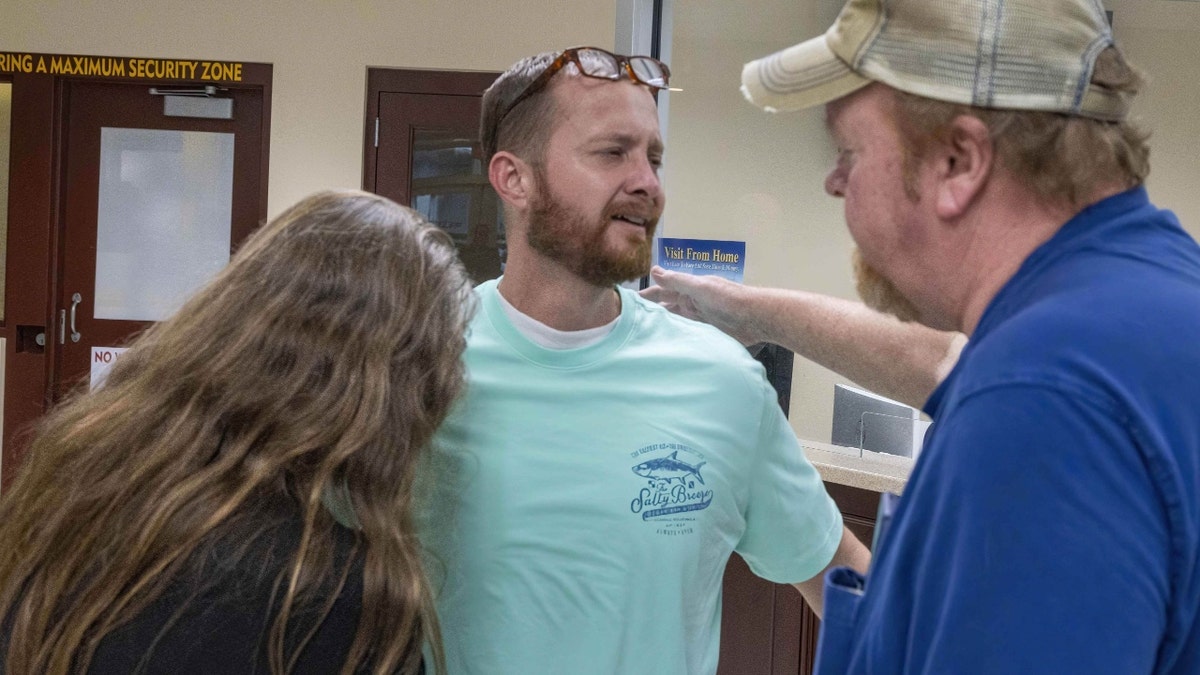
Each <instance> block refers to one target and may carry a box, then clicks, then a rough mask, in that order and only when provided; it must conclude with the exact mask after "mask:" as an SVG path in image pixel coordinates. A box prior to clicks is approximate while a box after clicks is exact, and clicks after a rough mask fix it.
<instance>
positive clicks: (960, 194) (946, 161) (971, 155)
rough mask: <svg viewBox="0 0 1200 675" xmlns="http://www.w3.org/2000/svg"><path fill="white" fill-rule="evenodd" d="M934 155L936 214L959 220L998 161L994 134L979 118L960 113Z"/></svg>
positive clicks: (979, 192) (981, 188) (980, 190)
mask: <svg viewBox="0 0 1200 675" xmlns="http://www.w3.org/2000/svg"><path fill="white" fill-rule="evenodd" d="M934 156H935V158H936V162H937V164H936V171H937V180H938V189H937V201H936V204H935V206H936V208H937V214H938V215H939V216H941V217H942V218H944V219H946V220H954V219H957V218H958V217H960V216H962V215H963V214H964V213H965V212H966V211H967V209H968V208H969V207H970V206H971V203H972V202H974V201H975V199H976V198H977V197H979V195H980V194H981V193H982V192H983V188H984V186H986V185H987V182H988V179H989V178H990V177H991V173H992V163H993V162H994V161H995V147H994V146H993V144H992V136H991V133H990V132H989V131H988V128H987V125H986V124H984V123H983V120H981V119H979V118H978V117H974V116H972V115H959V116H958V117H956V118H955V119H954V120H953V121H952V122H950V129H949V130H948V134H947V136H946V140H945V141H943V142H942V143H940V144H939V147H938V148H937V149H936V150H935V151H934Z"/></svg>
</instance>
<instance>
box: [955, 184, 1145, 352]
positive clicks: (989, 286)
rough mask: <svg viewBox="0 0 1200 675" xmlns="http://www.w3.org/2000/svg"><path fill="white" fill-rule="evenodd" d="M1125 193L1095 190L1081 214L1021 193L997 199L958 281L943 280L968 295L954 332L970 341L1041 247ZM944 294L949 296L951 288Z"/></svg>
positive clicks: (960, 263)
mask: <svg viewBox="0 0 1200 675" xmlns="http://www.w3.org/2000/svg"><path fill="white" fill-rule="evenodd" d="M1125 189H1126V188H1124V187H1122V186H1109V187H1105V188H1102V189H1100V190H1097V191H1096V193H1095V194H1093V195H1091V197H1090V198H1089V199H1087V200H1085V204H1084V207H1081V208H1074V207H1070V206H1059V205H1047V204H1037V199H1036V197H1034V196H1033V195H1030V194H1027V193H1025V192H1024V191H1021V190H1018V191H1016V192H1014V193H1011V194H1000V195H998V199H997V200H996V203H995V204H994V205H993V208H992V209H991V210H990V211H984V213H987V214H988V215H986V216H984V218H986V221H982V222H980V223H976V224H975V225H974V226H973V227H972V228H971V229H972V230H973V234H972V236H971V238H970V243H969V245H968V246H967V249H966V251H967V253H966V255H965V256H964V257H963V258H960V259H959V261H958V263H957V267H958V274H957V276H956V275H954V274H947V275H945V276H944V278H946V279H948V280H951V281H950V282H949V283H951V284H955V285H957V286H958V287H959V288H962V289H964V290H966V292H965V293H963V294H961V295H960V304H959V306H958V313H957V314H958V317H959V320H958V325H957V327H956V329H957V330H960V331H962V332H963V333H966V334H967V335H971V334H972V333H973V332H974V331H975V328H976V327H977V326H978V325H979V320H980V319H981V318H982V317H983V312H984V311H985V310H986V309H987V307H988V305H990V304H991V302H992V300H993V299H995V297H996V294H998V293H999V292H1000V289H1001V288H1003V287H1004V285H1005V284H1007V283H1008V281H1009V280H1010V279H1012V277H1013V276H1014V275H1015V274H1016V273H1017V271H1018V270H1019V269H1020V268H1021V265H1022V264H1024V262H1025V260H1026V259H1027V258H1028V257H1029V256H1030V255H1031V254H1032V253H1033V252H1034V251H1035V250H1037V248H1038V247H1040V246H1041V245H1042V244H1045V243H1046V242H1047V241H1049V240H1050V239H1051V238H1052V237H1053V236H1054V235H1055V234H1057V233H1058V231H1059V230H1060V229H1061V228H1062V226H1063V225H1065V224H1066V223H1067V221H1069V220H1071V219H1072V218H1074V217H1075V216H1076V215H1077V214H1078V213H1079V212H1080V211H1082V210H1083V208H1086V206H1089V205H1091V204H1094V203H1096V202H1098V201H1100V200H1102V199H1107V198H1108V197H1111V196H1112V195H1115V194H1117V193H1119V192H1123V191H1124V190H1125ZM1032 204H1037V205H1036V206H1031V205H1032ZM942 290H943V291H944V292H950V289H947V288H944V289H942ZM943 297H953V296H943Z"/></svg>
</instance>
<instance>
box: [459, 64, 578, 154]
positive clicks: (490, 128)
mask: <svg viewBox="0 0 1200 675" xmlns="http://www.w3.org/2000/svg"><path fill="white" fill-rule="evenodd" d="M560 53H561V52H542V53H541V54H538V55H536V56H530V57H527V58H524V59H521V60H520V61H517V62H516V63H514V64H513V65H512V67H510V68H509V69H508V70H506V71H504V73H502V74H501V75H500V77H498V78H496V81H495V82H493V83H492V86H490V87H488V89H487V91H485V92H484V94H483V106H482V107H483V110H482V113H481V115H480V121H479V140H480V143H482V145H483V161H484V165H485V166H486V165H487V164H488V163H490V162H491V161H492V156H493V155H495V154H496V152H498V151H500V150H508V151H510V152H513V153H516V154H517V155H520V156H521V157H522V158H524V159H526V160H528V161H530V162H534V163H537V162H540V161H541V159H542V153H543V152H544V151H545V148H546V142H547V140H548V139H549V138H550V131H551V127H552V124H551V123H552V121H553V119H554V109H555V105H554V97H553V96H551V95H550V91H551V87H545V88H543V89H542V90H541V91H538V92H536V93H534V94H533V95H532V96H530V97H528V98H526V99H525V100H524V101H521V102H520V103H519V104H517V106H516V107H515V108H513V109H512V110H509V111H508V114H507V115H506V116H505V117H504V119H500V114H501V112H502V111H504V110H505V109H506V108H508V106H509V105H511V104H512V102H513V101H514V100H516V98H517V97H518V96H520V95H521V92H523V91H525V88H526V87H528V86H529V83H530V82H533V81H534V80H535V79H537V77H538V76H539V75H541V74H542V73H543V72H544V71H545V70H546V68H548V67H549V66H550V64H551V63H553V62H554V59H556V58H558V55H559V54H560ZM567 67H568V68H570V69H572V70H573V69H574V66H567Z"/></svg>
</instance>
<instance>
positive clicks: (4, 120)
mask: <svg viewBox="0 0 1200 675" xmlns="http://www.w3.org/2000/svg"><path fill="white" fill-rule="evenodd" d="M11 130H12V83H11V82H0V321H3V320H4V293H5V288H4V275H5V265H6V263H5V261H6V260H8V158H9V145H10V139H11V138H12V136H11V133H12V132H11ZM0 373H3V370H2V369H0ZM0 386H3V385H0Z"/></svg>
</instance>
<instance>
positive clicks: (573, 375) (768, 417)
mask: <svg viewBox="0 0 1200 675" xmlns="http://www.w3.org/2000/svg"><path fill="white" fill-rule="evenodd" d="M618 290H619V291H620V293H621V317H620V320H619V321H618V322H617V325H616V328H615V329H614V330H613V331H612V333H611V334H609V335H608V336H607V337H606V338H605V339H603V340H602V341H601V342H599V343H597V344H593V345H590V346H587V347H584V348H580V349H567V350H551V349H544V348H542V347H539V346H537V345H536V344H534V343H533V342H530V341H529V340H528V339H526V338H525V337H524V336H522V335H521V334H520V333H519V332H518V331H517V330H516V329H515V328H514V327H513V326H512V325H511V323H510V322H509V321H508V319H507V317H506V316H505V314H504V311H503V309H502V308H501V306H500V304H499V299H498V295H497V290H496V282H495V281H492V282H487V283H485V284H482V285H481V286H480V287H479V288H478V289H477V293H478V295H479V299H480V311H479V314H478V315H477V317H476V318H475V320H474V322H473V324H472V326H471V332H470V336H469V340H468V348H467V354H466V357H465V358H466V364H467V373H468V388H467V392H466V394H465V396H464V397H463V398H462V399H461V400H460V401H459V402H458V404H457V405H456V407H455V410H454V411H453V412H452V414H451V417H450V419H449V420H448V421H447V422H446V424H445V425H444V426H443V428H442V430H441V431H440V432H439V434H438V437H437V438H436V439H435V443H434V446H435V447H434V453H433V461H431V462H430V465H429V467H428V468H429V471H428V472H427V473H426V474H425V476H424V479H423V480H424V483H425V484H424V485H423V488H424V489H425V490H426V491H427V494H426V496H425V498H424V499H423V500H422V502H421V505H420V513H421V517H420V519H419V520H420V521H421V529H422V531H421V536H422V541H423V543H424V544H425V546H426V547H427V549H428V553H429V567H428V569H429V572H430V577H431V580H432V582H433V586H434V591H435V593H436V594H437V601H438V611H439V616H440V620H441V627H442V632H443V640H444V643H445V648H446V655H447V664H448V667H449V670H450V673H451V675H458V674H460V673H479V674H487V675H504V674H508V673H511V674H513V675H517V674H520V675H530V674H536V673H547V674H550V673H553V674H555V675H561V674H563V673H572V674H575V673H579V674H589V673H595V674H597V675H601V674H602V675H613V674H623V673H646V674H648V675H651V674H652V675H671V674H679V675H685V674H686V675H695V674H697V673H699V674H706V673H714V672H715V671H716V668H717V655H718V648H719V644H718V640H719V631H720V620H721V582H722V577H723V574H724V571H725V564H726V562H727V561H728V559H729V556H730V554H731V552H732V551H737V552H738V553H740V554H741V555H742V556H743V557H744V558H745V560H746V562H747V563H748V564H749V565H750V568H751V569H752V570H753V571H754V572H755V573H756V574H758V575H759V576H762V577H764V578H766V579H769V580H771V581H775V582H780V583H790V582H797V581H803V580H805V579H809V578H811V577H812V576H814V575H815V574H817V573H818V572H820V571H821V569H822V568H824V567H825V565H827V564H828V563H829V561H830V560H831V559H832V557H833V553H834V551H835V550H836V548H837V545H838V542H839V541H840V539H841V533H842V520H841V516H840V514H839V513H838V510H837V508H836V506H835V505H834V503H833V501H832V500H831V499H830V498H829V496H828V495H827V493H826V492H825V489H824V486H823V485H822V483H821V480H820V477H819V476H818V475H817V472H816V471H815V470H814V469H813V467H812V465H810V464H809V463H808V461H807V460H806V459H805V458H804V455H803V453H802V451H801V448H800V445H799V443H798V442H797V440H796V437H795V435H794V433H793V432H792V429H791V427H790V426H789V425H788V423H787V420H786V419H785V418H784V415H783V413H782V411H781V410H780V408H779V404H778V403H777V400H776V397H775V392H774V390H773V389H772V388H771V386H770V384H769V383H768V382H767V380H766V377H765V373H764V371H763V368H762V366H761V365H760V364H759V363H758V362H757V361H755V360H754V359H753V358H751V357H750V355H749V354H748V352H747V351H746V349H745V348H744V347H742V346H741V345H739V344H738V343H737V342H736V341H734V340H733V339H731V338H729V337H727V336H725V335H724V334H722V333H720V332H719V331H717V330H716V329H714V328H712V327H710V326H706V325H703V324H700V323H696V322H694V321H690V320H688V319H684V318H681V317H678V316H675V315H673V314H671V313H669V312H667V311H666V310H664V309H662V308H661V307H659V306H657V305H655V304H653V303H649V302H647V301H645V300H642V299H641V298H640V297H639V296H638V295H637V294H636V293H634V292H632V291H628V290H626V289H618Z"/></svg>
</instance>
